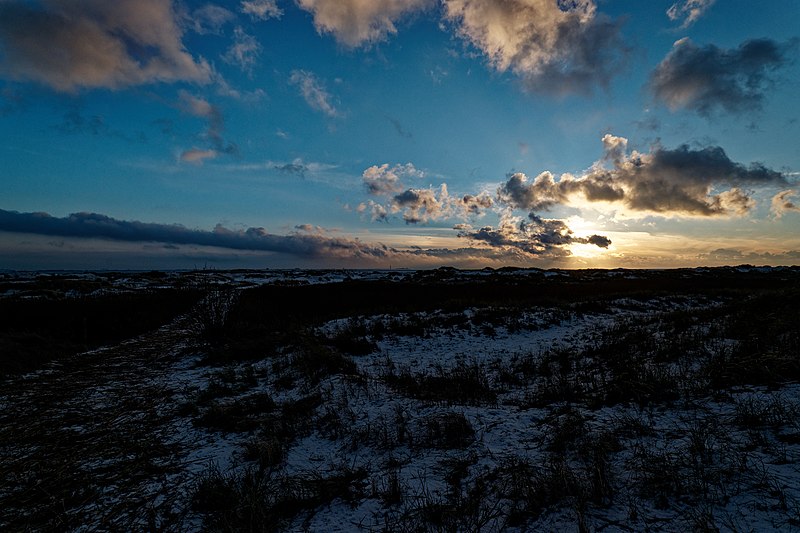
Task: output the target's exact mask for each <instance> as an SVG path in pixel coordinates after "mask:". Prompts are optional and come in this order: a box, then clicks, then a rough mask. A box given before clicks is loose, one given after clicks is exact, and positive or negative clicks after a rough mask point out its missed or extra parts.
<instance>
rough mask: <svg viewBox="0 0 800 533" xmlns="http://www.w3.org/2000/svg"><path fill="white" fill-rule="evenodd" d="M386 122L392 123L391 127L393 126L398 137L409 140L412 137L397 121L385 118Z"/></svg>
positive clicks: (388, 117)
mask: <svg viewBox="0 0 800 533" xmlns="http://www.w3.org/2000/svg"><path fill="white" fill-rule="evenodd" d="M386 120H388V121H389V122H391V123H392V126H394V130H395V131H396V132H397V134H398V135H399V136H400V137H403V138H404V139H411V138H413V137H414V135H413V134H412V133H411V132H410V131H408V130H407V129H405V128H404V127H403V125H402V124H401V123H400V121H399V120H397V119H396V118H392V117H390V116H387V117H386Z"/></svg>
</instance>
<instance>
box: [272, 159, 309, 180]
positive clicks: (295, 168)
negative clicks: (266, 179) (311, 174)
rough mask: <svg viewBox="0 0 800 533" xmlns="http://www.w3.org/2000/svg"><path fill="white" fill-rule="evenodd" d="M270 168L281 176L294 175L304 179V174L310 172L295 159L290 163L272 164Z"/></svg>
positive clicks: (301, 162) (303, 164)
mask: <svg viewBox="0 0 800 533" xmlns="http://www.w3.org/2000/svg"><path fill="white" fill-rule="evenodd" d="M272 168H273V169H274V170H277V171H278V172H281V173H282V174H294V175H297V176H300V177H301V178H303V177H305V175H306V172H308V171H309V170H310V169H309V167H308V165H306V164H305V163H303V160H302V159H295V160H294V161H292V162H291V163H274V164H273V165H272Z"/></svg>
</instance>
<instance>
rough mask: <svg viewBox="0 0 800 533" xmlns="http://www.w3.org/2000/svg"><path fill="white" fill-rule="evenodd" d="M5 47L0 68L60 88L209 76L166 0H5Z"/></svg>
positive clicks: (1, 18)
mask: <svg viewBox="0 0 800 533" xmlns="http://www.w3.org/2000/svg"><path fill="white" fill-rule="evenodd" d="M0 49H2V54H0V75H2V76H3V77H6V78H10V79H13V80H21V81H35V82H39V83H42V84H44V85H48V86H49V87H51V88H53V89H55V90H57V91H65V92H74V91H76V90H78V89H81V88H94V87H104V88H110V89H119V88H123V87H128V86H134V85H142V84H148V83H155V82H176V81H189V82H197V83H206V82H208V81H210V79H211V68H210V67H209V65H208V63H206V62H205V61H204V60H202V59H199V60H196V59H195V58H193V57H192V56H191V55H190V54H189V53H187V52H186V50H185V48H184V46H183V43H182V42H181V30H180V27H179V25H178V23H177V21H176V15H175V13H174V11H173V9H172V4H171V2H167V1H163V0H118V1H114V2H109V1H107V0H81V1H79V2H78V1H65V0H43V1H41V2H38V3H34V2H24V1H17V0H8V1H5V2H0Z"/></svg>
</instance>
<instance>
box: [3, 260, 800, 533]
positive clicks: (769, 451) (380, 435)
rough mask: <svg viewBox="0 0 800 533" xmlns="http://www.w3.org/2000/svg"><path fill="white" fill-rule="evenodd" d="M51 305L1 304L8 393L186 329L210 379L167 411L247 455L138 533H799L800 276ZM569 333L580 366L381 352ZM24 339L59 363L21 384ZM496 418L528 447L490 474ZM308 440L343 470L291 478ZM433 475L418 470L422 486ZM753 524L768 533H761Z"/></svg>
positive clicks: (108, 299) (551, 356) (384, 288)
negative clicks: (99, 349)
mask: <svg viewBox="0 0 800 533" xmlns="http://www.w3.org/2000/svg"><path fill="white" fill-rule="evenodd" d="M149 276H151V278H152V279H151V281H159V278H158V276H157V274H156V273H151V274H149ZM46 282H47V283H45V284H44V285H43V286H42V291H44V292H41V293H36V294H33V293H28V294H27V296H35V298H23V297H21V296H20V295H15V296H11V297H7V298H5V299H0V313H2V315H0V318H2V319H3V323H2V325H1V326H0V340H1V341H2V342H3V343H11V342H12V341H13V342H17V343H18V344H3V345H2V346H3V351H2V354H3V358H2V364H3V365H4V366H3V368H4V369H5V372H10V371H19V370H22V369H24V368H33V367H35V366H41V364H42V363H43V362H44V360H45V359H51V358H56V357H59V356H60V354H64V355H66V354H69V353H74V352H76V351H80V350H83V349H85V348H87V347H92V346H98V345H101V344H108V343H114V342H118V341H119V340H122V339H125V338H128V337H129V336H132V335H135V334H137V333H138V332H142V331H145V330H148V329H150V330H152V329H153V328H156V327H158V326H160V325H162V324H165V323H167V322H169V321H170V319H171V318H172V317H175V316H177V315H179V314H182V313H186V312H187V311H189V310H191V313H190V316H191V320H190V322H191V327H190V328H189V329H187V330H186V335H187V336H188V337H189V339H188V340H190V341H191V342H190V346H191V347H192V349H194V350H196V351H198V352H199V354H198V357H197V359H196V363H197V365H198V367H197V369H196V370H201V371H202V372H204V376H205V377H204V379H202V380H198V381H197V383H195V384H194V386H191V387H189V388H187V389H185V390H181V391H173V392H172V393H171V396H169V399H168V400H166V399H165V404H166V403H169V405H170V406H172V408H173V410H174V412H173V413H172V414H171V415H169V416H174V417H177V419H180V420H184V421H185V422H186V425H187V426H188V427H190V428H192V430H193V431H196V432H199V433H200V434H202V435H209V436H211V437H212V438H223V437H224V438H226V439H232V440H233V441H235V442H238V443H239V449H238V451H237V453H236V454H235V461H234V464H233V468H230V469H228V468H226V469H221V468H220V467H219V466H217V465H215V464H212V465H211V466H209V467H208V468H206V469H205V470H202V471H200V472H199V473H197V474H195V475H194V478H193V480H192V481H191V483H189V484H186V485H184V486H183V487H182V489H181V490H182V491H183V492H182V493H181V494H182V495H183V496H182V497H184V499H183V500H181V501H177V500H176V502H177V503H176V506H173V507H172V508H170V510H168V511H167V510H164V511H161V510H159V509H158V508H156V507H154V506H152V503H151V508H150V510H149V511H146V512H145V511H143V516H147V521H146V523H143V522H133V523H134V524H135V525H138V526H142V527H139V529H142V528H144V529H150V530H158V529H159V524H161V525H162V526H163V529H165V530H181V529H182V528H185V527H184V526H182V525H181V524H184V525H185V523H184V522H181V520H183V519H184V518H186V517H191V518H192V519H193V520H195V522H194V523H195V524H199V523H201V524H202V527H203V529H204V530H208V531H283V530H285V529H287V528H289V529H293V530H297V529H304V528H308V527H310V525H311V524H312V521H313V519H314V517H315V514H317V513H319V512H324V511H326V510H329V509H331V508H338V507H343V508H345V509H353V510H355V509H357V508H358V506H359V505H360V504H361V503H363V502H365V501H367V502H373V503H375V505H372V504H369V505H367V508H368V509H373V510H374V512H373V514H372V515H366V516H365V515H364V514H363V513H362V514H361V515H359V517H358V519H357V520H356V519H355V518H354V519H353V520H352V521H351V522H350V523H349V524H341V525H342V526H343V527H351V528H353V529H358V530H363V531H414V532H416V531H500V530H503V529H505V528H507V527H516V528H519V530H537V529H544V530H552V529H563V528H566V529H570V530H579V531H590V530H603V529H607V530H630V531H638V530H654V531H657V530H665V531H674V530H686V531H717V530H741V531H744V530H752V529H754V528H755V529H757V528H758V527H761V528H765V527H766V528H770V529H787V530H793V529H798V528H800V471H798V470H797V469H796V468H795V469H794V470H793V472H794V474H793V475H788V476H787V474H785V472H786V471H787V470H786V469H785V468H784V467H789V466H791V465H792V464H796V463H798V461H800V398H798V397H796V394H793V392H792V391H797V390H798V388H797V385H798V382H800V305H797V302H798V298H800V269H796V268H792V269H772V270H759V269H752V268H744V269H733V268H721V269H713V270H709V271H702V270H671V271H611V272H605V271H591V270H587V271H575V272H563V273H556V275H552V273H550V274H549V275H548V274H547V273H545V272H543V271H536V270H532V271H528V270H525V271H516V270H514V269H502V270H498V271H486V272H483V273H480V274H477V273H465V272H460V271H455V270H451V269H439V270H435V271H427V272H417V273H406V274H403V275H397V274H393V275H392V277H391V279H390V278H389V277H388V276H387V277H385V278H383V279H381V280H349V281H347V280H346V281H343V282H338V283H327V284H318V285H310V284H309V285H303V284H302V283H296V282H294V281H291V282H290V281H287V282H285V283H275V284H271V285H265V286H260V287H255V288H250V289H248V290H241V289H235V288H234V287H233V286H232V285H231V284H228V285H225V284H215V285H208V286H205V287H201V288H195V289H191V288H187V287H189V284H185V286H184V287H182V288H170V287H159V288H158V289H153V288H152V287H151V288H150V289H148V290H145V291H134V292H130V293H123V294H113V293H110V294H105V295H100V296H96V297H95V296H92V297H88V296H82V297H77V298H76V297H74V296H72V297H61V296H59V297H54V296H53V294H55V293H58V294H63V293H64V291H70V290H72V289H70V288H69V287H68V285H69V284H66V285H64V286H61V285H59V284H58V282H56V281H54V280H50V279H47V280H46ZM170 283H171V284H172V285H175V281H174V280H173V281H172V282H170ZM0 288H2V285H0ZM89 289H91V287H82V288H81V291H84V292H86V291H87V290H89ZM31 290H33V289H31ZM48 291H50V292H48ZM34 292H35V291H34ZM78 292H80V291H78ZM42 317H44V318H42ZM59 317H60V319H61V320H60V321H59ZM576 317H577V318H580V317H595V318H596V317H602V318H603V320H597V321H595V322H590V323H591V324H596V325H594V326H591V329H589V330H588V331H586V332H585V338H584V339H583V340H582V341H581V342H575V343H572V344H565V343H559V342H553V343H550V344H547V343H545V344H542V345H537V346H536V347H529V346H525V345H520V346H518V347H516V348H515V349H514V350H512V351H509V352H505V353H504V354H503V355H502V356H501V355H498V356H496V357H492V356H491V355H487V356H482V357H473V355H475V354H470V353H458V354H456V353H453V354H451V355H452V360H448V359H447V358H442V359H439V360H437V361H435V362H428V361H415V362H414V363H415V364H408V363H406V362H403V363H396V362H394V361H393V360H392V354H391V351H390V350H388V349H387V348H386V346H387V345H389V346H390V345H391V342H392V341H393V340H395V339H398V338H401V337H402V338H405V339H407V340H408V342H409V343H410V344H412V345H414V346H423V347H424V346H425V345H426V344H425V343H427V342H429V341H430V342H432V341H435V340H437V339H442V338H453V339H456V340H457V339H459V338H461V337H464V338H466V337H469V338H480V339H483V340H486V339H489V340H490V343H489V344H488V345H489V346H493V345H492V344H491V342H494V339H496V338H497V339H500V340H502V339H507V338H508V336H509V335H511V334H515V333H519V332H526V331H531V332H533V331H538V330H547V329H548V328H551V327H556V326H559V325H561V324H562V323H566V322H567V321H569V320H573V319H575V318H576ZM334 320H335V321H337V322H336V323H335V326H331V325H330V324H331V322H330V321H334ZM112 322H113V323H112ZM84 324H85V325H86V326H84ZM37 328H38V329H37ZM76 328H77V330H76ZM26 335H28V336H30V335H35V336H38V337H41V338H42V339H44V340H43V341H42V342H44V343H46V344H43V345H42V347H44V348H46V350H45V349H44V348H42V349H40V348H41V347H36V346H34V347H35V348H36V350H34V351H35V352H37V353H45V352H46V353H47V354H48V355H47V357H41V358H40V359H38V360H36V357H35V356H32V358H33V362H31V363H30V366H25V365H28V364H29V363H24V364H22V365H20V364H19V361H21V360H23V358H22V356H23V355H24V354H25V352H24V351H23V348H24V343H22V344H20V342H21V341H18V340H14V339H18V338H22V337H24V336H26ZM21 336H22V337H21ZM522 338H524V336H523V337H522ZM9 339H10V340H9ZM387 343H388V344H387ZM6 346H10V349H8V350H7V349H6ZM464 350H465V351H466V350H467V349H466V348H465V349H464ZM421 353H423V355H422V356H421V357H425V356H424V350H423V351H422V352H421ZM484 355H485V354H484ZM457 356H458V357H457ZM365 361H371V362H372V363H370V365H372V366H370V365H367V364H365ZM9 362H11V363H14V364H11V363H9ZM416 363H419V364H416ZM15 365H16V366H15ZM6 401H12V402H13V398H12V399H11V400H8V399H7V400H6ZM151 408H152V409H155V407H151ZM490 412H492V413H494V415H489V414H487V413H490ZM497 413H502V415H497ZM131 416H133V415H131ZM159 416H162V417H167V416H168V415H167V414H164V412H160V415H159ZM492 416H494V417H495V418H492ZM485 417H488V418H487V419H488V420H490V421H491V422H487V421H486V419H485ZM504 417H507V418H509V419H512V418H515V417H519V419H520V420H524V423H522V422H521V423H520V424H521V425H520V426H519V427H521V428H522V430H520V431H523V433H522V434H521V435H520V434H515V435H516V437H514V438H519V442H516V441H515V442H512V443H511V444H510V446H508V447H507V448H505V449H504V452H503V453H502V454H499V453H495V450H494V449H492V446H493V445H494V444H492V443H496V442H497V439H498V438H499V437H497V436H493V434H492V431H493V428H494V425H496V424H502V423H503V422H504ZM4 420H5V423H9V422H8V421H9V420H10V419H8V418H6V419H4ZM73 423H74V424H77V422H75V421H70V424H73ZM519 427H517V428H515V429H514V430H515V431H517V430H519ZM1 436H2V434H1V432H0V437H1ZM7 437H8V438H7V439H6V440H5V442H13V439H12V435H10V434H9V435H7ZM25 438H28V439H34V440H35V437H31V436H30V435H26V437H25ZM306 439H311V441H312V442H319V443H321V444H320V446H321V448H322V449H324V450H328V451H330V450H336V452H335V453H336V457H335V458H332V457H325V458H320V459H319V461H320V462H319V463H313V464H312V463H310V464H308V465H302V464H301V465H300V466H298V458H297V456H294V458H293V459H291V460H290V458H292V457H293V456H292V454H293V453H295V452H296V449H297V447H298V446H301V445H303V443H304V442H305V443H306V444H305V445H308V444H307V441H306ZM493 439H494V440H493ZM2 442H4V441H3V439H0V444H1V443H2ZM326 443H327V444H326ZM506 444H508V443H506ZM143 447H144V446H143ZM137 453H139V452H137ZM325 453H327V452H324V451H320V453H319V455H320V456H322V455H325ZM331 453H333V452H331ZM134 455H135V454H134ZM365 458H367V459H365ZM420 459H425V461H424V462H425V464H426V467H425V468H424V469H417V468H418V467H417V466H415V465H417V464H418V463H417V462H415V461H418V460H420ZM431 465H433V466H431ZM151 468H153V469H154V471H155V472H156V473H158V472H157V471H158V468H157V467H151ZM161 474H163V472H161ZM15 475H21V474H20V473H17V474H15ZM42 475H46V472H45V473H44V474H42ZM85 475H88V474H85ZM132 475H133V474H131V476H132ZM90 481H91V480H87V482H86V486H92V490H94V491H98V490H99V489H98V487H97V486H96V484H95V485H92V484H91V483H90ZM12 484H13V483H12V482H11V481H10V480H8V479H7V480H0V506H7V507H8V508H12V507H13V506H14V505H16V506H17V507H21V508H24V507H25V505H28V504H31V503H30V502H37V501H39V500H43V499H46V498H50V499H53V498H55V500H54V501H57V502H60V503H59V505H61V506H62V507H63V509H61V510H58V511H53V512H52V516H53V517H51V518H47V519H39V518H37V519H36V520H33V519H31V520H28V521H25V520H24V519H18V520H17V519H15V520H16V521H15V522H14V523H13V524H14V526H25V527H29V528H33V529H36V528H40V529H42V528H43V529H47V528H48V527H51V528H52V527H55V528H57V526H58V525H59V524H71V525H72V526H77V525H78V524H79V521H77V522H76V519H75V516H74V515H73V516H72V518H71V519H70V520H71V521H67V520H64V518H63V517H64V516H66V515H67V514H69V512H73V513H74V510H75V509H84V508H85V505H86V501H89V500H91V499H92V498H93V497H95V496H93V495H92V494H89V493H86V494H84V493H83V492H80V491H79V492H74V487H75V486H76V485H75V484H73V485H71V487H72V488H73V493H70V494H58V493H57V491H58V489H57V488H55V486H56V484H54V483H50V484H48V485H47V487H48V490H50V491H56V494H55V496H54V494H52V493H48V494H46V495H45V494H36V493H35V490H33V489H31V491H29V492H26V493H25V495H26V497H27V498H29V499H30V501H28V503H26V502H21V501H10V500H9V498H8V497H6V496H5V495H6V494H12V493H13V491H10V490H8V487H9V486H11V485H12ZM4 491H5V492H4ZM176 498H177V497H176ZM78 500H80V501H78ZM48 501H49V500H48ZM31 505H32V504H31ZM48 505H49V507H48V509H54V508H55V504H52V503H49V504H48ZM81 505H84V507H81ZM176 509H177V511H176ZM375 509H377V510H375ZM148 512H149V513H150V514H149V515H148V514H147V513H148ZM160 513H161V514H160ZM759 513H760V514H759ZM753 514H758V516H760V517H762V518H760V519H759V520H761V521H759V522H756V523H755V524H756V526H753V523H752V522H748V520H749V517H750V516H751V515H753ZM0 516H3V515H0ZM548 520H549V521H548ZM9 523H10V522H9ZM109 523H112V522H109ZM543 524H544V525H543ZM2 525H3V521H2V520H0V526H2ZM117 525H118V524H117ZM100 528H101V529H102V527H100ZM134 529H137V528H135V527H134Z"/></svg>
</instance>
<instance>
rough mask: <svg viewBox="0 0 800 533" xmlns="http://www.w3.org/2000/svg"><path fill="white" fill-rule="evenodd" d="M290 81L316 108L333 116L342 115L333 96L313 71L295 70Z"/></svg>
mask: <svg viewBox="0 0 800 533" xmlns="http://www.w3.org/2000/svg"><path fill="white" fill-rule="evenodd" d="M289 83H291V84H292V85H296V86H297V87H298V88H299V89H300V94H301V95H302V96H303V99H304V100H305V101H306V103H307V104H308V105H309V106H310V107H311V108H312V109H314V110H316V111H320V112H322V113H324V114H326V115H328V116H329V117H331V118H336V117H339V116H341V113H340V112H339V110H338V109H337V108H336V106H335V105H334V103H333V96H331V94H330V93H329V92H328V91H327V89H326V88H325V86H324V85H323V84H322V82H321V81H320V80H318V79H317V77H316V76H315V75H314V73H312V72H308V71H306V70H293V71H292V74H291V76H290V77H289Z"/></svg>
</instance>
